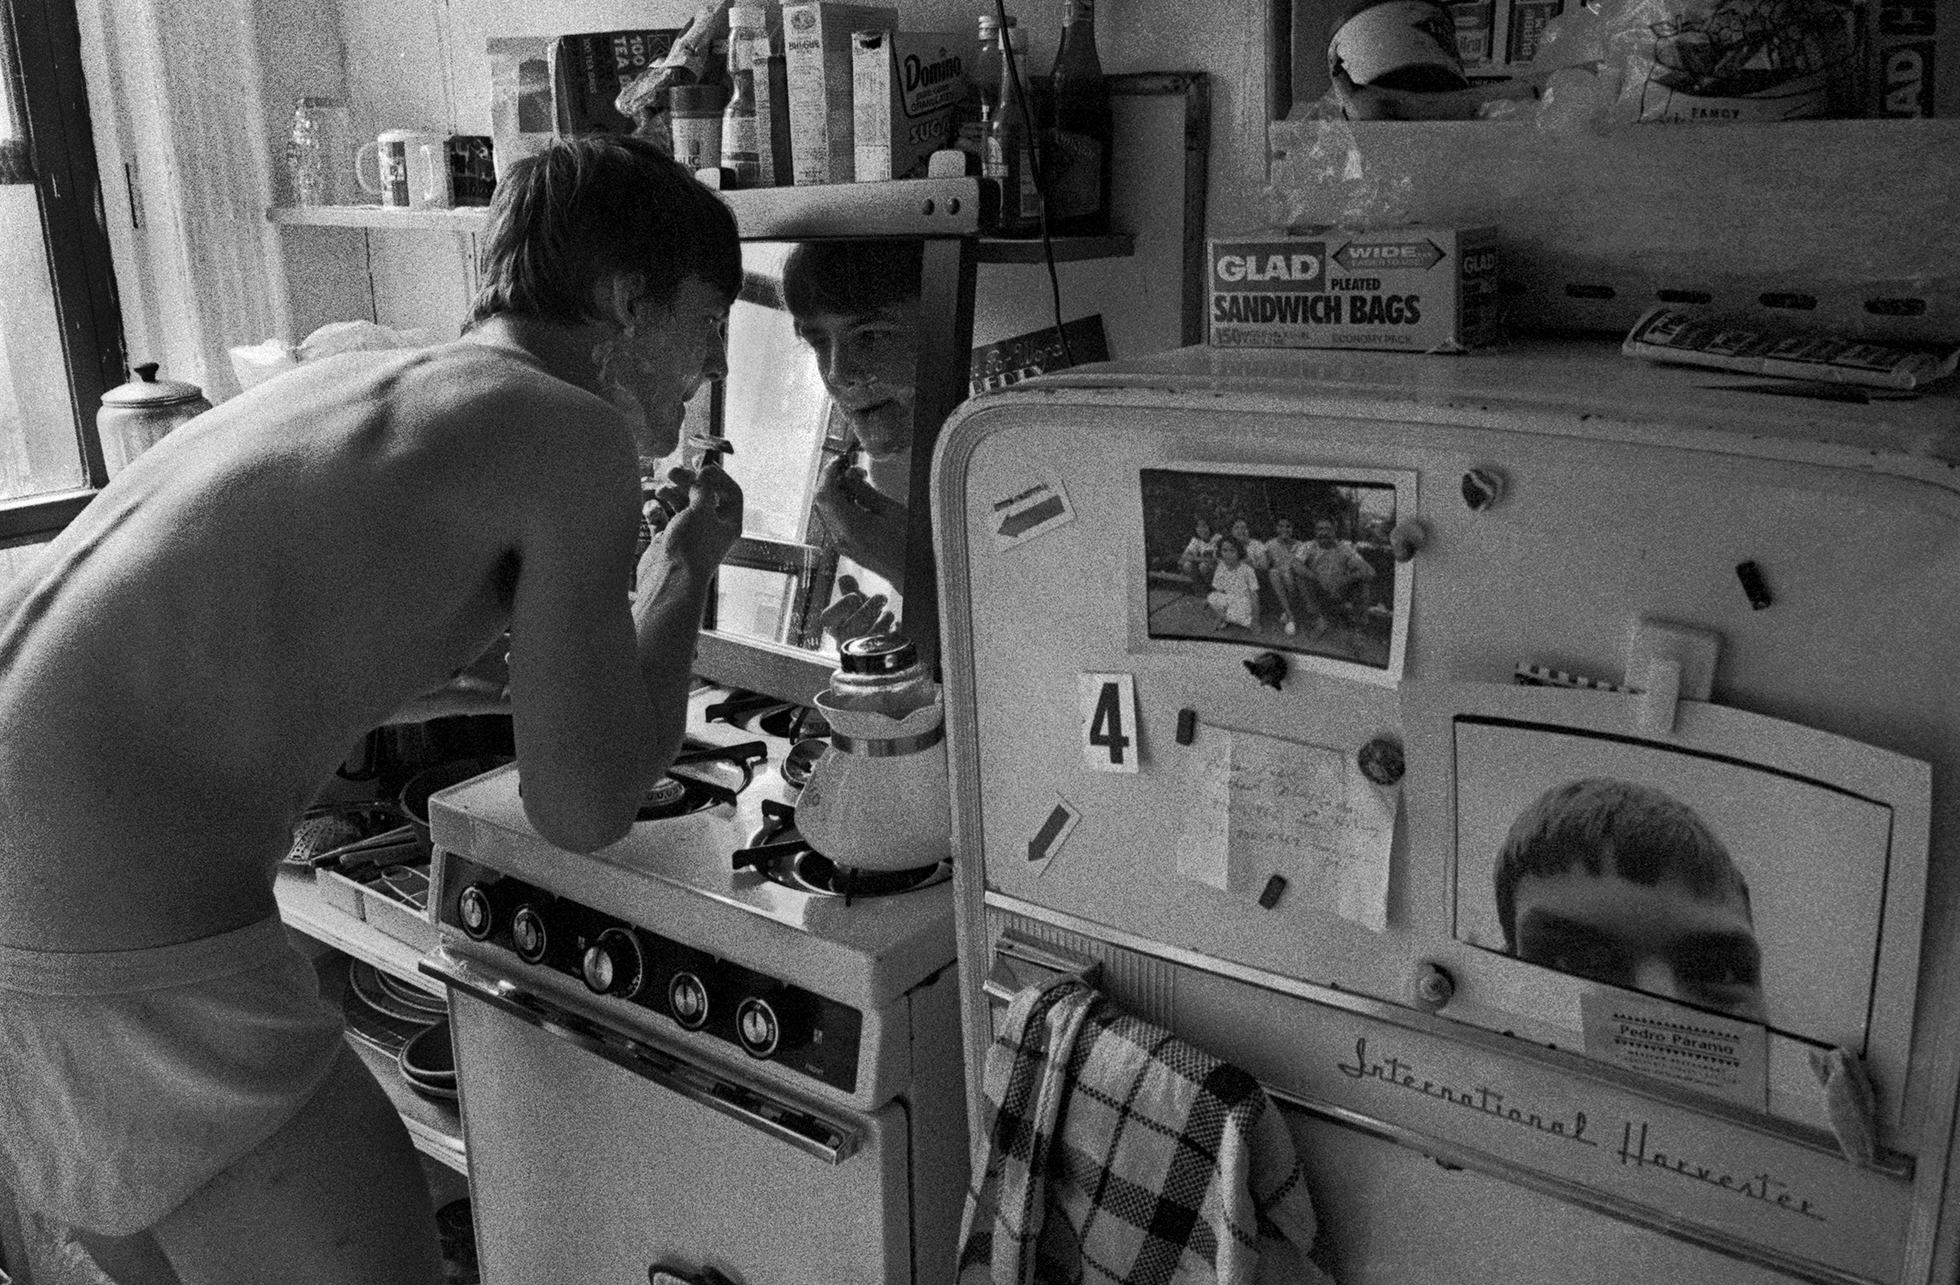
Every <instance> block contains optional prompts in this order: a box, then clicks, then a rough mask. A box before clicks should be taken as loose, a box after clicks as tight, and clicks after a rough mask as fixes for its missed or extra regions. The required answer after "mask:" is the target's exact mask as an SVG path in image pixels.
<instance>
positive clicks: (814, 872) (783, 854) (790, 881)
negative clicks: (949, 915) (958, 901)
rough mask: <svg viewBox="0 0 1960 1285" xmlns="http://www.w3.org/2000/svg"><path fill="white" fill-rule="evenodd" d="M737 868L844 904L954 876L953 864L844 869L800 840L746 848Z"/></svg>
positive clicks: (895, 893)
mask: <svg viewBox="0 0 1960 1285" xmlns="http://www.w3.org/2000/svg"><path fill="white" fill-rule="evenodd" d="M735 868H736V869H737V870H742V869H745V868H752V869H755V870H757V871H759V872H761V874H762V876H763V878H765V879H769V880H771V881H773V882H775V883H779V884H781V885H783V887H785V888H794V889H795V890H796V891H798V892H808V893H814V894H815V895H817V896H819V897H842V898H843V899H844V904H845V905H849V904H850V903H851V902H853V901H855V900H858V899H859V898H862V897H890V896H895V895H897V894H898V893H901V892H912V891H914V890H915V889H918V888H929V887H931V886H932V885H933V884H936V883H943V882H944V881H946V880H947V879H950V878H952V876H953V863H952V862H950V861H939V862H935V863H934V864H932V865H928V866H914V867H912V868H911V869H909V870H862V869H859V868H857V867H855V866H840V865H838V864H837V863H836V862H835V861H832V860H831V859H830V858H829V857H826V856H824V855H823V854H822V853H821V852H818V851H817V850H816V849H815V848H812V847H811V846H810V845H809V844H807V843H804V842H803V841H802V840H800V839H793V840H788V841H785V842H780V843H765V844H760V845H758V846H756V847H753V848H743V849H742V850H741V851H740V852H737V853H736V854H735Z"/></svg>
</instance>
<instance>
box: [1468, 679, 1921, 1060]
mask: <svg viewBox="0 0 1960 1285" xmlns="http://www.w3.org/2000/svg"><path fill="white" fill-rule="evenodd" d="M1452 739H1453V750H1454V754H1455V759H1456V792H1455V805H1456V869H1455V928H1454V933H1455V936H1456V937H1457V939H1458V940H1460V941H1465V942H1468V943H1470V944H1472V945H1476V946H1481V947H1483V948H1485V949H1488V950H1491V951H1494V952H1499V953H1501V954H1504V955H1507V956H1511V957H1514V958H1516V959H1518V960H1520V961H1522V962H1524V963H1528V964H1534V965H1537V966H1540V967H1542V968H1546V969H1551V970H1553V971H1556V972H1558V973H1562V974H1566V975H1569V976H1571V977H1575V978H1579V979H1582V980H1585V981H1590V982H1601V983H1605V984H1607V985H1610V986H1615V987H1620V988H1623V989H1626V990H1632V991H1638V992H1641V993H1642V994H1645V995H1651V996H1654V997H1657V998H1659V999H1663V1000H1669V1001H1673V1002H1675V1003H1678V1004H1681V1005H1686V1006H1689V1007H1691V1008H1694V1009H1698V1010H1701V1011H1703V1012H1706V1013H1713V1014H1718V1015H1720V1016H1723V1017H1727V1018H1733V1019H1738V1020H1740V1021H1743V1022H1748V1023H1755V1024H1761V1025H1764V1026H1767V1027H1768V1028H1769V1029H1770V1030H1772V1031H1775V1032H1779V1033H1782V1034H1785V1035H1790V1036H1794V1037H1797V1038H1799V1039H1804V1040H1810V1041H1815V1042H1819V1043H1824V1044H1830V1045H1842V1046H1845V1047H1851V1048H1860V1047H1862V1046H1863V1045H1864V1044H1865V1042H1866V1040H1867V1038H1868V1035H1869V1032H1870V1027H1871V1020H1872V1009H1873V1000H1874V994H1875V991H1876V990H1877V987H1876V985H1875V983H1876V980H1877V976H1878V967H1879V958H1880V953H1881V949H1882V948H1883V946H1884V945H1885V944H1886V943H1885V940H1884V938H1885V926H1886V925H1885V920H1886V911H1887V904H1886V899H1887V896H1888V890H1889V891H1890V892H1891V894H1892V895H1894V896H1897V895H1900V890H1901V889H1902V888H1904V887H1907V886H1910V885H1911V884H1912V883H1913V882H1914V881H1915V880H1914V878H1913V877H1912V874H1911V871H1910V869H1909V867H1910V865H1911V863H1912V862H1913V861H1914V855H1913V854H1911V853H1909V852H1907V851H1905V850H1904V848H1903V847H1902V846H1900V847H1895V843H1896V841H1897V839H1898V836H1899V835H1900V833H1901V831H1902V827H1901V824H1900V820H1899V817H1898V816H1897V813H1896V809H1895V808H1894V806H1893V805H1892V804H1891V802H1889V801H1887V800H1884V799H1879V798H1873V797H1867V796H1865V795H1862V794H1860V793H1858V792H1855V791H1854V790H1852V789H1848V788H1846V787H1845V785H1844V784H1843V783H1842V782H1841V781H1834V780H1832V779H1831V777H1830V774H1829V773H1828V772H1820V773H1818V774H1817V775H1804V774H1800V773H1796V772H1791V771H1786V770H1781V769H1779V768H1778V767H1774V766H1771V765H1769V763H1767V762H1766V761H1763V760H1760V759H1758V760H1753V761H1752V760H1751V759H1750V758H1748V757H1745V756H1742V755H1737V754H1736V753H1735V752H1734V748H1735V747H1733V746H1724V747H1722V752H1718V751H1717V749H1716V748H1715V747H1713V746H1703V747H1697V746H1695V745H1693V744H1692V743H1684V741H1683V740H1682V738H1676V737H1669V738H1667V739H1654V740H1645V739H1640V738H1637V737H1634V736H1629V735H1625V734H1623V733H1618V732H1611V731H1602V730H1598V729H1594V728H1591V727H1586V726H1575V725H1560V724H1557V723H1545V722H1526V721H1521V720H1512V719H1507V718H1501V717H1481V716H1459V717H1458V718H1456V719H1455V721H1454V734H1453V738H1452ZM1854 748H1855V747H1854Z"/></svg>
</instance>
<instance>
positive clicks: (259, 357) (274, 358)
mask: <svg viewBox="0 0 1960 1285" xmlns="http://www.w3.org/2000/svg"><path fill="white" fill-rule="evenodd" d="M436 342H438V340H437V337H436V333H435V331H433V330H428V329H414V330H396V329H394V328H392V327H389V326H380V325H376V324H375V323H374V322H372V321H335V322H331V323H329V324H327V325H324V326H321V327H320V328H319V329H318V330H316V331H314V332H313V333H312V334H310V335H308V336H307V337H306V338H304V339H302V340H300V341H299V342H298V343H297V344H289V343H287V342H286V341H285V340H283V339H268V340H266V341H265V342H264V343H259V344H247V345H242V346H239V347H234V348H232V349H231V369H232V372H233V373H234V374H236V375H237V376H238V386H239V388H241V389H247V388H251V387H252V386H254V385H256V384H263V383H264V382H265V381H266V380H268V379H271V378H272V377H273V376H275V375H278V374H280V373H282V372H284V371H288V370H292V369H293V368H294V367H296V366H298V365H299V364H300V363H301V362H306V361H319V360H320V359H321V358H323V357H333V356H337V355H339V354H340V353H344V352H385V351H387V350H389V349H392V348H427V347H428V346H429V345H431V344H433V343H436Z"/></svg>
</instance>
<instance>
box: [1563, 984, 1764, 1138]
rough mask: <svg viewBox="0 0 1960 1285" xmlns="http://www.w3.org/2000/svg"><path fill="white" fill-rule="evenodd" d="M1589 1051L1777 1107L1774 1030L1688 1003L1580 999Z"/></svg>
mask: <svg viewBox="0 0 1960 1285" xmlns="http://www.w3.org/2000/svg"><path fill="white" fill-rule="evenodd" d="M1579 1011H1580V1015H1581V1018H1582V1019H1583V1021H1584V1023H1585V1030H1586V1053H1587V1055H1588V1056H1591V1057H1596V1058H1598V1059H1600V1060H1601V1061H1603V1062H1611V1063H1613V1064H1614V1065H1616V1066H1623V1067H1626V1068H1627V1069H1628V1070H1630V1071H1639V1072H1641V1073H1643V1074H1646V1075H1652V1076H1656V1077H1658V1078H1660V1079H1663V1080H1669V1081H1672V1082H1673V1083H1675V1084H1685V1085H1688V1086H1690V1087H1691V1088H1696V1089H1700V1090H1701V1091H1702V1092H1704V1093H1712V1094H1714V1095H1715V1096H1717V1097H1720V1098H1723V1099H1725V1100H1727V1101H1730V1102H1735V1103H1738V1104H1740V1105H1742V1106H1746V1107H1751V1108H1753V1109H1755V1110H1757V1111H1762V1110H1766V1109H1767V1107H1768V1103H1769V1031H1768V1028H1766V1027H1763V1026H1758V1025H1756V1024H1755V1023H1753V1022H1739V1021H1736V1020H1735V1019H1734V1018H1730V1017H1720V1016H1718V1015H1716V1014H1714V1013H1706V1012H1703V1011H1702V1010H1700V1009H1697V1008H1689V1007H1687V1006H1686V1005H1684V1004H1675V1003H1672V1002H1670V1001H1668V1000H1664V999H1654V998H1651V997H1648V996H1641V995H1622V994H1619V993H1617V992H1614V991H1606V990H1589V991H1587V992H1585V993H1584V994H1583V995H1581V996H1580V997H1579Z"/></svg>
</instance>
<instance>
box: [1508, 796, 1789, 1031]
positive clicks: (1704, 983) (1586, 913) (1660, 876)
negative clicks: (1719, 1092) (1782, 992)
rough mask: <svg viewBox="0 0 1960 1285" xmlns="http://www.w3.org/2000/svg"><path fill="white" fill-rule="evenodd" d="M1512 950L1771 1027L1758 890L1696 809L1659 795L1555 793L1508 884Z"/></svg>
mask: <svg viewBox="0 0 1960 1285" xmlns="http://www.w3.org/2000/svg"><path fill="white" fill-rule="evenodd" d="M1496 893H1497V902H1498V915H1499V918H1500V920H1501V921H1502V923H1503V927H1504V940H1505V945H1506V948H1507V949H1508V950H1509V951H1510V952H1511V953H1512V954H1514V955H1516V956H1517V957H1518V958H1520V959H1523V960H1526V961H1528V962H1531V963H1534V964H1540V965H1543V966H1544V967H1546V968H1552V969H1556V970H1557V971H1559V972H1562V973H1568V974H1571V975H1573V976H1576V977H1583V978H1586V979H1588V980H1591V981H1597V982H1603V983H1606V984H1608V985H1612V986H1622V987H1625V988H1627V989H1629V990H1637V991H1642V992H1644V993H1646V994H1650V995H1658V996H1660V997H1662V998H1664V999H1672V1000H1677V1001H1679V1002H1681V1003H1684V1004H1693V1005H1696V1006H1699V1007H1702V1008H1710V1009H1715V1010H1718V1011H1720V1012H1723V1013H1727V1014H1730V1015H1732V1016H1735V1017H1739V1018H1742V1019H1744V1020H1745V1021H1752V1022H1761V1021H1764V1020H1766V1014H1765V1010H1764V1005H1763V994H1762V953H1761V951H1760V949H1759V948H1758V946H1757V944H1756V936H1755V929H1754V925H1753V922H1752V917H1751V911H1750V903H1749V889H1748V886H1747V884H1746V883H1744V881H1743V879H1742V876H1741V873H1740V872H1739V871H1737V870H1736V868H1735V864H1734V862H1733V861H1732V860H1731V858H1730V857H1729V854H1728V851H1727V849H1725V848H1724V847H1723V846H1722V844H1721V841H1720V840H1719V839H1717V838H1716V837H1715V835H1714V833H1713V832H1712V831H1710V830H1709V829H1708V827H1707V826H1706V825H1705V824H1704V823H1703V822H1702V820H1701V818H1700V817H1699V816H1697V815H1696V814H1695V813H1694V812H1693V810H1692V809H1690V808H1688V807H1687V806H1686V805H1684V804H1682V803H1680V802H1678V801H1677V800H1675V799H1672V798H1670V797H1669V796H1667V795H1665V794H1663V793H1662V792H1660V791H1659V790H1655V789H1652V788H1651V787H1647V786H1642V785H1636V784H1634V783H1631V782H1626V781H1613V780H1605V779H1592V780H1584V781H1571V782H1567V783H1565V784H1563V785H1559V786H1555V787H1553V788H1552V789H1551V790H1548V791H1546V792H1545V794H1543V795H1541V796H1540V797H1539V798H1538V799H1537V800H1536V801H1535V802H1533V803H1532V804H1531V806H1529V807H1527V808H1526V809H1525V810H1524V812H1522V813H1521V814H1519V816H1518V819H1517V821H1516V822H1514V823H1513V825H1512V827H1511V832H1510V834H1509V836H1508V837H1507V838H1506V839H1505V842H1504V848H1503V851H1502V852H1501V854H1500V856H1499V858H1498V864H1497V874H1496Z"/></svg>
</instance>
